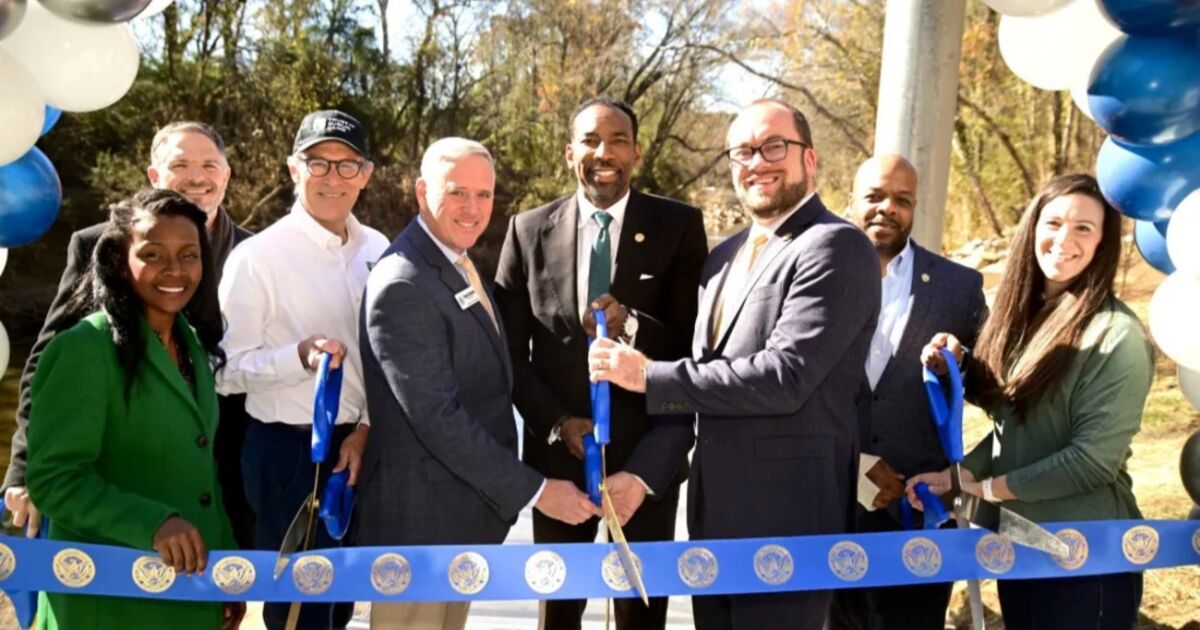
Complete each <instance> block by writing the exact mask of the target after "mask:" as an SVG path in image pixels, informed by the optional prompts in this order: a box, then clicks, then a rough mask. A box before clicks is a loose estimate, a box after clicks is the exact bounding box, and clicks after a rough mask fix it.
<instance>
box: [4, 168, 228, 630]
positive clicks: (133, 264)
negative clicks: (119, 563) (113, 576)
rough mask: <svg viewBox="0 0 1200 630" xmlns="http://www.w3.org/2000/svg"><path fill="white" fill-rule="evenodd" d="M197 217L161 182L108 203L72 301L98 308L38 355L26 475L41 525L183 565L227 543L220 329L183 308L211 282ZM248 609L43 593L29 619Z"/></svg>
mask: <svg viewBox="0 0 1200 630" xmlns="http://www.w3.org/2000/svg"><path fill="white" fill-rule="evenodd" d="M204 225H205V215H204V212H203V211H201V210H200V209H199V208H197V207H196V206H195V205H193V204H192V203H191V202H190V201H188V200H186V199H185V198H184V197H182V196H180V195H179V194H177V193H174V192H172V191H168V190H153V191H143V192H140V193H138V194H137V195H135V196H134V197H133V198H131V199H128V200H125V201H123V202H120V203H117V204H115V205H114V206H112V208H111V209H110V217H109V222H108V226H107V227H106V228H105V231H104V233H103V235H102V236H101V238H100V240H99V241H98V242H97V244H96V249H95V253H94V254H93V262H92V266H91V267H90V268H89V271H88V273H87V275H86V276H85V279H84V281H83V282H82V283H81V285H80V287H79V290H78V291H77V293H76V295H75V298H74V300H73V301H72V304H73V305H74V306H75V307H76V308H79V309H81V310H82V309H87V310H94V309H99V312H96V313H93V314H91V315H89V316H88V317H86V318H84V319H83V320H82V321H80V322H79V324H77V325H76V326H74V327H73V328H71V329H69V330H66V331H64V332H62V333H60V334H58V335H57V336H56V337H55V338H54V340H53V341H52V342H51V343H50V345H49V346H47V348H46V351H45V353H44V354H43V355H42V358H41V360H40V361H39V363H38V369H37V372H36V374H35V376H34V380H33V413H32V415H31V417H30V422H29V468H28V475H27V478H28V485H29V493H30V495H31V497H32V499H33V501H34V502H35V503H36V504H37V505H38V506H39V507H41V508H42V511H43V513H44V514H45V515H46V516H47V517H49V519H50V530H49V537H50V538H53V539H57V540H71V541H80V542H89V543H100V544H107V545H121V546H125V547H133V548H136V549H146V550H151V549H153V550H155V551H157V552H158V553H159V555H160V556H161V557H162V560H163V562H164V563H165V564H168V565H170V566H172V567H174V569H175V570H176V571H177V572H178V573H183V574H191V575H197V574H200V573H203V571H204V569H205V567H206V565H207V550H208V549H210V548H211V549H221V548H234V547H235V546H236V545H235V544H234V541H233V537H232V534H231V531H230V526H229V520H228V518H227V517H226V515H225V512H224V510H223V508H222V505H223V503H222V502H221V496H220V489H219V488H220V486H219V485H218V482H217V472H216V468H215V463H214V459H213V452H212V449H213V437H214V433H215V431H216V427H217V399H216V390H215V389H214V385H213V372H212V367H211V366H210V359H213V360H214V361H215V362H216V363H217V364H218V366H219V364H220V362H221V361H223V356H224V355H223V354H222V353H221V351H220V350H219V348H218V346H217V343H218V342H219V341H220V337H221V331H220V330H204V329H201V330H193V328H192V327H191V326H189V325H188V323H187V321H186V320H185V319H184V317H183V315H182V314H181V311H182V310H183V307H184V306H185V305H186V304H187V303H188V302H189V300H191V298H192V296H193V295H195V294H196V293H197V291H202V292H212V293H213V294H214V296H215V291H216V288H215V286H214V284H213V282H212V280H211V274H209V273H208V270H207V269H206V268H205V266H206V265H208V264H209V261H210V260H211V253H210V251H209V243H208V239H207V236H206V234H205V229H204ZM209 303H211V304H216V300H215V299H213V300H210V301H209ZM85 312H86V311H85ZM213 321H220V319H219V318H218V319H216V320H213ZM176 579H199V578H196V577H187V576H186V575H180V576H179V577H177V578H176ZM244 610H245V608H244V605H242V604H231V605H225V606H224V610H223V606H222V605H221V604H219V603H205V602H181V601H169V600H152V599H133V598H118V597H97V596H91V595H72V594H63V593H49V594H46V593H44V594H42V596H41V599H40V601H39V614H38V624H37V627H38V628H64V629H67V630H83V629H89V628H95V629H107V628H113V629H116V628H121V629H128V628H145V629H147V630H150V629H153V630H162V629H168V628H169V629H171V630H190V629H192V628H195V629H197V630H199V629H205V630H215V629H217V628H222V627H228V628H235V627H237V624H238V623H239V622H240V619H241V615H242V614H243V613H244Z"/></svg>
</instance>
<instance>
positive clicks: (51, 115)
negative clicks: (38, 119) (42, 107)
mask: <svg viewBox="0 0 1200 630" xmlns="http://www.w3.org/2000/svg"><path fill="white" fill-rule="evenodd" d="M59 118H62V110H61V109H59V108H57V107H51V106H49V105H47V106H46V122H44V123H42V135H43V136H44V135H46V134H47V133H50V130H51V129H53V128H54V125H56V124H58V119H59Z"/></svg>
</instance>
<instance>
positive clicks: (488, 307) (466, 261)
mask: <svg viewBox="0 0 1200 630" xmlns="http://www.w3.org/2000/svg"><path fill="white" fill-rule="evenodd" d="M454 264H456V265H458V266H459V267H462V270H463V271H464V272H466V274H467V283H468V284H470V285H471V290H472V291H474V292H475V296H476V297H478V298H479V305H480V306H482V307H483V310H485V311H487V314H488V317H489V318H491V320H492V325H493V326H495V327H496V331H497V332H499V331H500V324H498V323H496V313H495V312H494V311H492V302H491V300H489V299H488V295H487V291H484V290H483V282H481V281H480V280H479V272H478V271H476V270H475V263H473V262H471V259H470V258H468V257H467V256H466V255H464V256H463V257H462V258H459V259H458V260H457V261H455V263H454Z"/></svg>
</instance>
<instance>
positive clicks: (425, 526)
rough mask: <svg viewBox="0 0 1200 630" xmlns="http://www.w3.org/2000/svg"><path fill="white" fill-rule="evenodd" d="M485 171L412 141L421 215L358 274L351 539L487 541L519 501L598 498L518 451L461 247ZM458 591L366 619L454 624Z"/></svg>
mask: <svg viewBox="0 0 1200 630" xmlns="http://www.w3.org/2000/svg"><path fill="white" fill-rule="evenodd" d="M494 187H495V171H494V169H493V167H492V157H491V155H490V154H489V153H488V151H487V149H486V148H484V146H483V145H482V144H479V143H478V142H474V141H471V140H465V139H463V138H443V139H441V140H438V141H437V142H434V143H433V144H432V145H430V147H429V148H428V149H426V151H425V155H424V157H423V159H422V161H421V178H420V179H419V180H417V187H416V188H417V202H418V205H419V206H420V215H419V217H418V219H417V220H416V221H413V222H412V223H410V224H409V226H408V227H407V228H406V229H405V230H404V232H402V233H401V234H400V236H398V237H397V238H396V240H395V241H394V242H393V243H392V245H391V247H389V248H388V249H387V251H386V252H384V254H383V257H382V258H380V260H379V262H378V264H376V266H375V268H374V269H373V270H372V271H371V275H370V278H368V280H367V289H366V297H365V299H364V300H363V309H362V320H363V321H362V325H361V326H360V331H361V334H360V344H361V349H362V357H363V371H364V378H365V383H366V390H367V405H368V410H369V413H370V416H371V425H372V429H371V439H370V441H369V442H368V445H367V449H366V453H365V454H364V457H363V480H362V483H361V488H360V495H359V507H358V511H359V512H358V518H359V520H358V530H357V534H356V537H355V542H356V543H357V544H359V545H364V546H375V545H388V546H391V545H444V544H496V543H500V542H502V541H503V540H504V537H505V536H506V535H507V534H508V530H509V528H510V527H511V526H512V524H513V523H514V522H515V521H516V519H517V514H518V513H519V512H520V511H521V510H522V509H523V508H525V507H527V506H535V507H537V509H539V510H541V511H542V513H544V514H546V515H547V516H550V517H551V518H556V519H560V520H563V521H565V522H568V523H571V524H576V525H577V524H579V523H582V522H583V521H585V520H587V519H588V518H590V517H592V516H593V515H595V514H596V513H597V512H598V510H597V509H596V507H595V506H594V505H593V504H592V502H591V501H590V500H589V499H588V497H587V495H586V494H584V493H583V492H581V491H580V490H579V489H577V488H576V487H575V485H574V484H573V483H571V482H570V481H563V480H557V479H549V480H547V479H545V478H544V477H543V476H542V475H540V474H538V473H537V472H535V471H534V470H533V469H532V468H529V467H527V466H525V465H524V464H522V463H521V461H520V460H519V459H518V458H517V431H516V420H515V418H514V416H513V411H512V395H511V392H512V386H513V382H512V368H511V364H510V361H509V355H508V347H507V345H506V343H505V339H504V328H503V326H502V325H501V322H500V320H499V316H500V314H499V312H498V311H497V310H496V307H495V301H494V298H493V297H492V293H491V291H490V290H488V288H487V287H485V286H484V285H483V282H482V280H481V279H480V277H479V273H478V272H477V271H476V269H475V265H474V263H473V262H471V259H470V257H469V256H467V253H466V252H467V249H469V248H470V247H471V246H473V245H474V244H475V241H476V240H478V238H479V237H480V235H482V234H483V231H484V230H485V229H486V228H487V224H488V221H489V220H490V219H491V214H492V193H493V189H494ZM467 607H468V602H431V603H420V604H408V603H403V604H401V603H376V604H375V605H374V606H373V607H372V611H371V627H372V628H374V629H375V630H387V629H392V628H396V629H399V628H404V629H406V630H409V629H421V628H431V629H432V628H437V629H439V630H441V629H442V628H462V627H463V626H464V625H465V624H466V619H467Z"/></svg>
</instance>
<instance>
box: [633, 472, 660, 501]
mask: <svg viewBox="0 0 1200 630" xmlns="http://www.w3.org/2000/svg"><path fill="white" fill-rule="evenodd" d="M629 476H630V477H633V478H634V479H637V482H638V483H640V484H642V487H643V488H645V489H646V494H647V495H648V496H652V497H653V496H656V495H655V494H654V489H653V488H651V487H650V484H648V483H646V481H645V480H643V479H642V478H641V476H639V475H635V474H633V473H629Z"/></svg>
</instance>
